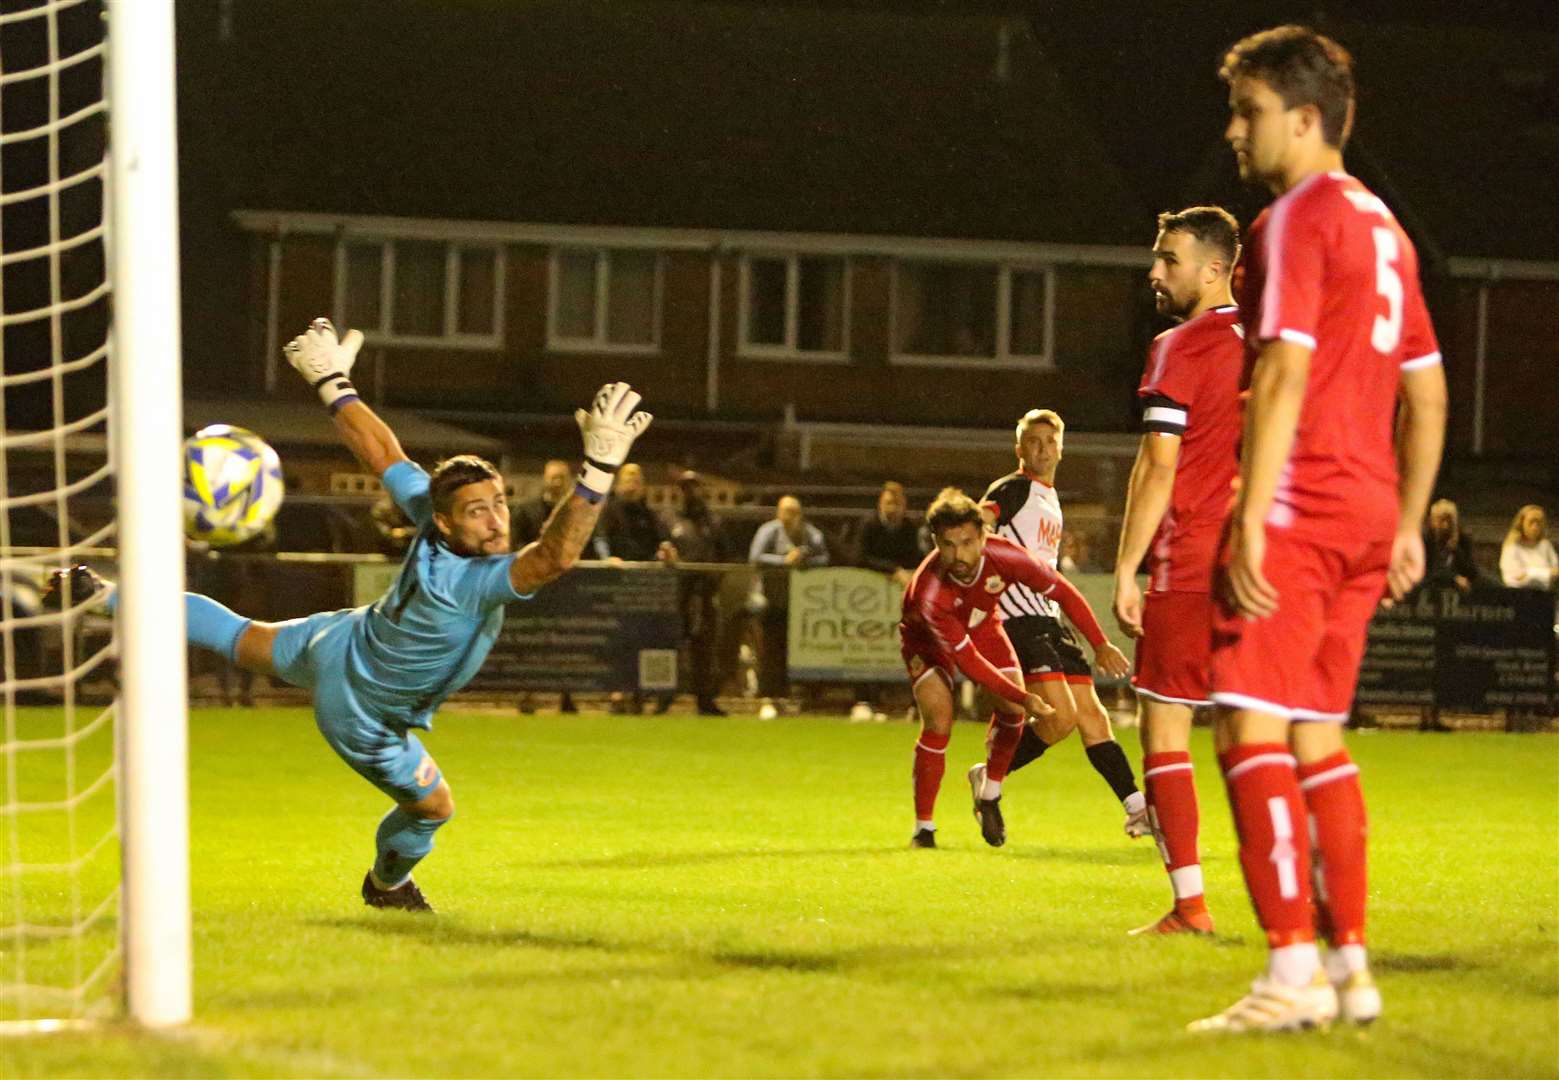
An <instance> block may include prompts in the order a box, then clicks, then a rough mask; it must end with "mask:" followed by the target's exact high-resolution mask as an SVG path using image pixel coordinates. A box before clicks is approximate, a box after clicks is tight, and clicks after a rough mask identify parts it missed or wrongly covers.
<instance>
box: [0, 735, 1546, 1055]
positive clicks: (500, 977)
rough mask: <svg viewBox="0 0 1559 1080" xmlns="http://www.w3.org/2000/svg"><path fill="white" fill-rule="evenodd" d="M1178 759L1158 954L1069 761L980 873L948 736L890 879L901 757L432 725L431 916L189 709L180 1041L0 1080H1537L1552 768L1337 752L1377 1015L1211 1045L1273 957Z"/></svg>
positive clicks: (264, 755)
mask: <svg viewBox="0 0 1559 1080" xmlns="http://www.w3.org/2000/svg"><path fill="white" fill-rule="evenodd" d="M1198 734H1199V740H1198V743H1197V745H1196V746H1195V748H1194V750H1195V753H1196V760H1197V763H1198V773H1197V779H1198V783H1199V786H1200V791H1201V795H1202V807H1203V836H1204V852H1205V866H1206V872H1207V879H1208V893H1209V897H1210V900H1211V903H1212V906H1213V910H1214V914H1215V916H1216V917H1217V919H1218V920H1219V929H1220V934H1219V936H1218V938H1217V939H1216V940H1214V941H1206V940H1184V939H1178V938H1176V939H1165V940H1151V941H1144V940H1141V939H1128V938H1126V937H1125V935H1124V931H1125V929H1127V928H1128V927H1130V926H1133V925H1136V924H1139V923H1142V922H1145V921H1147V920H1148V919H1150V918H1152V917H1155V916H1157V915H1159V914H1161V913H1162V911H1163V910H1164V909H1166V908H1167V899H1168V887H1167V884H1166V882H1165V880H1164V874H1163V871H1162V869H1161V868H1160V867H1159V864H1158V861H1157V858H1156V855H1155V853H1154V851H1153V848H1152V847H1151V843H1150V842H1149V841H1138V842H1135V843H1133V842H1131V841H1128V840H1126V839H1125V838H1124V837H1123V835H1122V834H1121V830H1120V823H1121V814H1120V811H1119V809H1118V807H1117V806H1116V805H1115V803H1114V800H1113V799H1112V798H1111V797H1110V795H1109V792H1108V790H1107V789H1106V788H1105V786H1104V784H1103V782H1102V781H1101V780H1100V779H1099V778H1098V777H1097V776H1096V775H1095V774H1094V773H1093V772H1092V771H1091V770H1090V769H1089V768H1088V766H1087V764H1086V761H1085V759H1084V758H1083V755H1082V753H1081V750H1080V747H1079V745H1078V744H1077V743H1076V742H1075V741H1074V742H1072V743H1069V744H1066V745H1063V746H1062V747H1059V748H1057V750H1055V751H1053V752H1052V754H1051V755H1050V756H1048V757H1047V758H1045V759H1044V760H1043V761H1041V762H1040V763H1039V764H1038V765H1036V766H1033V767H1031V768H1030V769H1029V770H1027V771H1026V772H1024V773H1020V774H1018V776H1017V777H1016V778H1015V779H1014V780H1013V781H1012V783H1011V784H1010V785H1009V787H1008V791H1007V797H1006V799H1005V800H1004V803H1003V805H1004V807H1005V808H1006V810H1007V820H1008V828H1009V832H1010V834H1011V839H1010V840H1009V842H1008V845H1007V846H1006V847H1005V848H1003V849H1001V850H999V851H993V850H991V849H988V848H986V847H985V845H984V844H982V843H981V842H980V839H979V834H978V831H977V829H976V827H975V825H974V822H973V818H972V817H971V816H970V814H969V810H968V804H967V801H966V800H967V789H966V788H965V786H964V783H963V768H964V767H965V766H967V764H968V763H969V762H971V761H973V760H974V759H975V757H976V756H977V754H978V753H979V751H980V749H981V746H982V738H981V732H980V730H979V729H978V728H977V727H975V726H973V725H964V726H961V727H960V728H959V729H958V731H957V732H956V733H955V735H954V740H953V746H952V751H951V753H950V754H949V758H948V775H947V781H946V783H945V785H944V788H943V794H942V801H941V805H940V814H939V818H940V821H941V825H942V831H941V834H940V836H941V838H942V839H941V842H942V844H943V847H942V849H940V850H937V851H911V850H909V849H907V848H906V846H905V844H906V842H907V840H908V838H909V833H910V819H911V816H912V815H911V808H910V801H909V762H910V747H911V744H912V742H913V734H912V731H911V729H910V728H909V727H908V726H907V725H904V724H888V725H849V724H846V723H844V722H842V721H840V720H837V719H796V720H785V721H780V722H776V723H769V724H763V723H758V722H756V721H754V720H752V719H748V718H732V719H730V720H724V721H709V720H696V719H692V718H684V717H666V718H650V717H604V716H595V715H585V716H580V717H554V716H530V717H519V716H514V715H495V714H486V715H473V714H460V713H451V714H448V715H445V716H443V717H441V718H440V721H439V727H438V731H437V732H436V733H435V734H434V735H433V736H432V737H431V738H430V739H428V744H429V747H430V749H432V751H433V753H434V754H435V756H436V757H437V758H438V759H439V761H440V763H441V764H442V765H443V766H444V768H445V771H446V773H447V775H448V776H449V778H450V781H451V783H452V784H453V787H454V790H455V796H456V801H457V803H458V805H459V812H458V815H457V817H456V819H455V821H454V822H453V823H452V824H450V825H449V826H448V827H446V828H445V829H444V830H443V831H442V832H441V833H440V834H439V838H438V847H437V848H436V849H435V851H434V854H433V855H432V856H431V857H430V858H429V860H428V861H427V862H426V863H424V864H423V866H422V867H421V868H420V869H419V871H418V874H417V878H418V881H419V883H420V884H421V885H422V887H423V889H424V890H425V891H426V892H427V894H428V895H429V897H430V899H431V900H432V901H433V902H434V904H435V905H437V906H438V908H439V912H440V913H439V914H438V915H437V916H436V917H432V918H426V917H415V916H408V915H404V914H399V913H387V912H376V911H369V910H366V909H365V908H364V907H363V906H362V904H361V902H360V901H359V900H358V897H357V886H358V882H359V881H360V879H361V878H362V874H363V871H364V870H365V869H366V867H367V864H368V862H369V860H370V858H371V855H372V834H373V828H374V824H375V822H376V821H377V819H378V817H379V815H380V814H381V813H382V812H383V809H384V806H385V804H384V802H383V800H382V798H381V797H380V796H379V795H378V794H377V793H376V792H374V791H373V790H372V789H371V788H369V787H368V785H366V784H365V783H363V782H362V781H361V780H360V779H358V778H357V777H356V776H355V775H354V774H352V773H351V772H350V771H348V770H347V768H346V767H345V766H344V765H342V764H341V763H339V762H338V761H337V760H336V758H335V757H334V755H333V754H331V753H330V751H329V749H328V748H327V747H326V746H325V744H324V742H323V741H322V740H321V739H320V738H319V736H318V734H317V733H316V732H315V731H314V729H313V724H312V722H311V720H310V718H309V717H308V715H307V714H306V713H304V712H302V711H297V710H248V711H237V710H234V711H202V712H199V713H197V714H196V715H195V717H194V720H193V737H192V761H193V777H192V794H193V800H194V801H193V815H194V816H193V841H194V852H193V860H194V889H195V895H194V902H195V957H196V1011H197V1019H196V1022H195V1024H194V1025H193V1027H192V1028H191V1029H190V1030H189V1031H187V1032H185V1033H183V1034H181V1035H179V1036H174V1037H153V1036H146V1035H139V1034H135V1033H133V1032H129V1031H124V1030H117V1029H109V1030H105V1031H99V1032H96V1033H93V1034H90V1035H86V1036H81V1035H57V1036H49V1037H37V1038H28V1039H23V1040H9V1041H6V1042H0V1064H3V1066H4V1068H3V1069H0V1072H3V1073H4V1075H5V1076H7V1077H13V1076H14V1077H23V1076H42V1075H112V1076H131V1075H155V1076H212V1075H223V1076H233V1075H262V1076H305V1075H306V1076H335V1075H340V1076H382V1075H395V1076H451V1075H453V1076H466V1075H528V1076H708V1075H720V1076H860V1075H865V1076H894V1077H899V1076H976V1075H978V1076H1034V1075H1064V1076H1122V1075H1126V1076H1282V1077H1288V1076H1373V1077H1384V1076H1556V1075H1559V939H1556V930H1555V927H1556V922H1559V740H1555V739H1554V738H1552V737H1548V736H1541V735H1537V736H1509V735H1492V734H1457V735H1448V736H1446V735H1441V736H1420V735H1416V734H1371V735H1365V736H1363V737H1360V738H1357V739H1355V740H1354V749H1355V756H1356V757H1357V759H1358V760H1359V762H1360V764H1361V765H1362V767H1363V770H1364V776H1365V786H1366V794H1367V796H1368V798H1369V802H1370V808H1371V825H1372V832H1373V838H1372V839H1373V846H1372V851H1371V856H1372V865H1371V872H1372V878H1371V890H1372V895H1371V916H1372V918H1371V932H1372V938H1373V941H1374V958H1375V968H1376V972H1377V977H1378V979H1379V981H1380V984H1381V987H1382V990H1383V992H1384V995H1385V1000H1386V1014H1385V1017H1384V1018H1383V1019H1382V1021H1381V1022H1380V1023H1378V1024H1377V1025H1375V1026H1374V1028H1372V1029H1370V1030H1368V1031H1363V1032H1361V1031H1358V1030H1352V1029H1346V1028H1342V1027H1339V1028H1335V1029H1333V1030H1332V1031H1330V1032H1328V1033H1312V1034H1306V1035H1302V1036H1291V1037H1266V1038H1249V1037H1246V1038H1211V1039H1209V1038H1207V1037H1205V1036H1204V1037H1195V1038H1193V1037H1191V1036H1189V1035H1186V1034H1185V1033H1184V1032H1183V1026H1184V1024H1185V1022H1186V1021H1187V1020H1190V1019H1193V1018H1195V1017H1198V1016H1201V1015H1205V1014H1207V1013H1209V1012H1212V1011H1216V1010H1217V1009H1220V1008H1222V1007H1224V1006H1225V1005H1227V1004H1229V1003H1230V1002H1231V1001H1232V1000H1233V999H1234V998H1235V997H1236V996H1238V995H1239V994H1240V993H1241V992H1242V991H1243V989H1244V988H1245V986H1246V984H1247V983H1248V981H1249V979H1250V978H1251V977H1252V976H1253V975H1254V974H1255V973H1256V971H1257V970H1258V968H1259V967H1260V965H1261V963H1262V959H1263V949H1262V945H1261V939H1260V935H1259V933H1258V932H1257V930H1256V927H1255V925H1254V921H1253V919H1252V917H1251V914H1250V909H1249V904H1248V903H1247V901H1246V898H1245V895H1244V891H1243V887H1242V885H1241V883H1240V879H1239V871H1238V864H1237V863H1236V861H1235V859H1234V855H1233V847H1232V829H1231V826H1230V822H1229V816H1228V811H1227V806H1226V803H1225V801H1224V798H1223V794H1222V790H1221V786H1220V784H1219V782H1218V779H1217V776H1216V773H1215V770H1214V769H1213V768H1212V767H1211V766H1210V762H1211V747H1210V745H1209V743H1208V740H1207V739H1206V737H1205V733H1198ZM1122 737H1123V740H1124V741H1125V743H1126V745H1127V749H1128V752H1129V753H1130V754H1131V755H1132V756H1133V758H1136V757H1137V747H1136V740H1135V736H1134V734H1133V733H1131V732H1126V733H1124V734H1123V736H1122ZM169 781H170V782H176V781H177V778H176V777H170V778H169ZM0 974H7V973H0ZM7 977H8V974H7Z"/></svg>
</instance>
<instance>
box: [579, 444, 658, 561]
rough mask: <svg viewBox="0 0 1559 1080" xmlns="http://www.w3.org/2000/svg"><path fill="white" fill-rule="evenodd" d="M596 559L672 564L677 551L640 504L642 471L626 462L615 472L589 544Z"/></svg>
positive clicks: (650, 512) (647, 509) (641, 503)
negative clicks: (604, 506)
mask: <svg viewBox="0 0 1559 1080" xmlns="http://www.w3.org/2000/svg"><path fill="white" fill-rule="evenodd" d="M591 546H592V550H593V551H594V553H595V556H596V558H598V559H617V560H619V561H621V562H653V561H655V560H656V559H659V560H660V561H662V562H674V561H675V560H676V557H677V549H676V548H675V547H674V546H673V545H672V544H671V540H670V534H669V533H668V532H667V531H666V526H665V525H664V524H663V523H662V522H661V520H660V518H659V517H658V516H657V515H656V513H655V511H653V510H651V509H650V508H649V506H648V505H647V504H646V503H645V501H644V470H643V469H642V468H640V467H639V466H638V465H635V464H633V463H632V462H629V463H628V464H626V465H624V466H623V467H622V468H621V469H619V470H618V472H617V483H616V484H614V485H613V487H612V498H611V500H610V501H609V502H608V503H607V504H606V509H605V510H603V511H602V512H601V522H600V524H599V525H597V526H596V530H595V537H594V539H592V540H591Z"/></svg>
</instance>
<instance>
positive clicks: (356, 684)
mask: <svg viewBox="0 0 1559 1080" xmlns="http://www.w3.org/2000/svg"><path fill="white" fill-rule="evenodd" d="M362 343H363V336H362V334H360V333H358V332H357V331H356V330H353V331H350V332H348V333H347V335H346V337H345V338H343V339H338V338H337V336H336V330H335V327H333V326H332V325H331V324H330V321H329V320H327V319H315V320H314V322H313V323H312V324H311V325H310V326H309V328H308V330H307V331H306V332H305V333H303V334H301V335H299V336H298V337H296V338H293V339H292V341H290V342H288V343H287V346H286V348H285V350H284V351H285V353H286V357H287V360H288V361H289V362H290V363H291V364H292V366H293V367H294V368H295V369H297V371H298V373H299V374H300V375H302V376H303V378H304V379H306V380H307V381H308V382H309V384H310V386H312V387H313V388H314V389H315V390H316V391H317V392H318V394H319V397H320V400H321V401H322V402H323V403H324V404H325V406H326V407H327V408H329V409H330V412H331V414H332V416H333V418H334V423H335V426H336V431H337V432H338V433H339V434H340V436H341V439H342V441H343V442H344V443H345V444H346V446H347V447H348V449H350V450H351V451H352V453H353V454H354V455H356V457H357V459H358V460H359V461H360V462H361V463H362V464H363V466H364V467H365V468H367V469H371V470H372V471H373V472H374V474H375V475H377V476H378V477H379V478H380V479H381V480H382V481H383V483H384V488H385V490H386V491H387V492H389V494H390V496H391V498H393V499H394V500H395V502H396V504H397V505H398V506H399V507H400V508H401V509H402V510H403V511H404V512H405V513H406V516H407V517H408V518H410V519H411V521H412V523H413V525H414V526H415V527H416V529H417V534H416V539H415V540H414V541H413V542H412V545H411V547H410V549H409V550H408V551H407V553H406V558H405V562H404V563H403V564H402V566H401V570H400V574H399V575H398V576H397V578H396V580H395V582H394V584H393V585H391V586H390V588H389V590H388V591H387V592H386V593H385V594H384V595H383V596H381V597H380V598H379V599H378V600H377V601H375V602H374V603H372V604H369V605H368V606H366V607H360V608H352V609H349V610H344V611H329V612H321V613H319V614H317V615H310V616H308V617H307V618H303V619H293V620H290V621H287V622H280V623H262V622H256V621H254V620H251V619H246V618H243V617H242V616H240V615H237V614H235V613H234V612H232V611H229V610H228V609H227V608H225V607H223V606H222V605H221V604H218V603H217V602H216V601H214V600H211V599H209V598H208V597H205V596H201V595H199V594H197V593H186V594H185V614H186V619H187V623H188V632H189V639H190V641H191V642H193V643H194V644H196V645H200V646H203V647H204V648H207V649H210V650H212V651H213V652H217V653H219V654H221V655H222V656H224V657H226V658H227V659H228V660H230V661H232V662H233V663H234V664H236V665H237V666H238V667H240V668H242V669H244V670H246V671H254V672H258V673H260V674H264V675H275V676H277V677H278V678H281V679H283V680H284V681H286V682H288V683H291V684H293V685H294V686H301V687H308V688H310V689H312V690H313V694H314V717H315V721H316V722H317V724H318V726H319V730H320V733H321V734H323V735H324V737H325V741H326V742H328V743H329V744H330V746H331V748H332V749H333V750H335V752H336V753H337V754H339V755H340V756H341V758H342V760H344V761H345V762H346V763H347V764H348V765H350V766H351V767H352V768H353V769H355V770H357V772H358V773H360V774H361V775H362V776H363V778H364V779H366V780H367V781H368V782H369V783H371V784H373V785H374V786H375V787H377V788H378V789H379V790H380V791H382V792H384V794H386V795H388V796H389V797H390V798H391V799H393V800H394V802H395V806H394V807H393V808H392V809H391V810H390V812H389V813H387V814H386V815H385V816H384V818H383V819H382V820H381V821H380V822H379V828H378V831H377V833H376V835H375V838H374V844H375V850H376V853H375V857H374V862H373V866H372V868H371V869H370V870H369V871H368V873H367V874H366V875H365V876H364V878H363V885H362V896H363V900H364V901H365V902H366V903H367V904H369V905H370V906H372V907H379V908H402V909H405V910H410V911H431V910H432V907H431V905H430V904H429V903H428V902H427V900H426V899H425V898H424V897H423V895H422V893H421V891H420V890H419V889H418V888H417V886H416V884H415V883H414V882H413V881H412V877H411V872H412V868H413V867H415V866H416V865H417V864H418V863H419V862H420V861H421V860H422V859H423V858H425V857H426V856H427V854H428V853H429V852H430V851H431V850H432V848H433V836H434V833H436V832H437V831H438V829H439V827H440V826H442V825H443V824H444V823H445V822H447V821H448V820H449V819H450V818H451V817H452V816H453V815H454V812H455V801H454V797H453V795H452V794H451V793H450V787H449V782H448V780H446V779H445V777H444V775H443V774H442V772H441V771H440V770H439V767H438V764H437V763H436V762H435V761H434V760H433V758H432V756H431V755H429V754H428V752H427V751H426V750H425V749H423V746H422V741H421V740H420V739H419V738H418V737H417V734H416V732H417V730H418V729H419V728H421V729H429V728H431V727H432V723H433V714H434V712H436V711H437V709H438V707H439V705H440V704H442V703H443V701H444V700H445V699H446V698H447V697H449V695H451V694H453V693H455V692H456V691H457V690H459V689H460V688H461V687H463V686H464V685H465V684H466V683H467V682H469V681H470V679H471V677H472V676H473V675H475V674H476V672H477V670H478V669H479V668H480V667H481V666H482V662H483V660H485V659H486V658H487V654H488V651H489V650H490V649H491V648H492V645H493V642H494V640H495V639H496V638H497V637H498V632H499V630H500V628H501V627H502V626H503V607H504V605H505V604H507V603H511V602H513V601H518V600H525V599H527V598H529V597H530V596H532V595H533V594H534V593H535V592H536V590H538V589H540V588H541V587H542V586H543V585H546V584H547V583H548V582H550V581H553V580H556V579H557V578H558V577H560V576H561V575H562V574H563V573H565V572H566V571H567V570H568V569H569V568H570V567H571V566H573V565H574V563H575V561H576V560H577V559H578V558H579V555H580V552H581V551H582V550H583V549H584V547H585V544H586V543H587V542H588V541H589V539H590V535H591V533H592V532H594V530H595V525H596V519H597V518H598V517H599V516H600V514H601V509H602V504H603V502H604V500H605V499H606V497H607V494H608V493H609V492H610V491H611V487H612V481H613V479H614V477H615V474H616V472H617V469H618V467H619V466H621V465H622V463H623V462H624V461H625V460H626V459H627V457H628V450H629V448H630V447H631V446H632V445H633V441H634V439H636V438H638V436H640V435H642V434H643V433H644V429H645V428H647V427H649V425H650V419H651V417H650V414H649V413H647V412H641V411H637V406H638V404H639V395H638V394H637V393H635V392H634V391H633V389H632V388H630V387H629V386H628V384H627V383H620V382H619V383H609V384H607V385H606V386H603V387H602V388H601V389H600V391H599V392H597V394H596V396H595V400H594V402H593V403H592V404H591V407H590V409H589V410H588V411H587V410H584V409H580V410H578V411H577V412H576V413H575V414H574V415H575V419H576V420H577V421H578V423H579V430H580V433H581V435H582V436H583V437H584V444H585V445H584V449H585V460H584V464H583V465H582V466H581V467H580V470H579V473H578V475H577V477H576V478H575V483H574V491H573V494H572V495H571V496H570V497H569V498H566V499H563V500H561V501H559V502H558V504H557V506H556V507H555V508H554V509H553V511H552V514H551V516H550V517H549V518H548V519H547V522H546V525H545V526H544V528H543V529H542V532H541V536H540V537H539V538H538V539H537V540H535V541H534V542H532V543H530V544H527V545H526V546H525V547H524V548H523V549H522V550H520V551H519V552H517V553H516V552H511V551H510V541H509V508H508V505H507V503H506V502H505V498H504V484H503V478H502V477H501V476H500V475H499V473H498V470H497V469H496V468H494V467H493V466H492V465H491V464H490V463H489V462H487V461H484V460H483V459H482V458H479V457H476V456H474V455H469V454H463V455H460V456H458V457H452V458H449V459H448V460H446V461H443V462H440V463H439V464H438V465H437V466H435V467H434V469H433V472H432V474H431V475H430V474H429V473H427V472H425V471H424V470H423V469H422V468H421V467H419V466H418V465H417V464H415V463H414V462H412V461H411V460H409V459H408V458H407V457H406V455H405V453H404V452H402V450H401V445H400V442H399V441H398V440H397V439H396V437H395V434H394V433H393V432H392V431H391V430H390V429H389V427H388V426H387V425H386V424H385V423H384V421H383V420H381V419H380V418H379V416H378V415H377V414H376V413H375V412H374V411H373V410H372V409H370V408H369V407H368V406H367V405H366V404H365V403H364V402H363V401H362V399H361V398H359V397H358V394H357V391H356V389H354V387H353V385H352V381H351V373H352V364H353V362H354V360H355V359H356V357H357V350H358V349H359V348H360V347H361V345H362ZM60 573H61V574H69V575H72V576H71V578H70V580H69V582H68V587H69V589H70V591H71V592H72V593H74V594H75V595H76V596H78V597H79V596H82V595H84V594H85V593H87V592H96V591H98V590H101V589H105V588H106V589H111V586H109V585H107V584H106V583H103V582H99V581H97V580H96V579H95V577H94V576H93V575H92V572H91V571H90V570H87V569H86V568H84V567H76V568H73V569H71V570H69V571H61V572H60ZM60 584H61V585H64V584H66V583H65V582H61V583H60ZM112 602H113V599H112V595H111V594H110V597H109V603H110V605H112Z"/></svg>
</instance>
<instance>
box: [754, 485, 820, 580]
mask: <svg viewBox="0 0 1559 1080" xmlns="http://www.w3.org/2000/svg"><path fill="white" fill-rule="evenodd" d="M747 561H748V562H750V563H752V564H753V565H754V566H761V567H765V568H779V567H787V568H789V567H796V568H803V567H808V566H827V565H828V545H827V544H826V543H824V541H823V534H822V532H820V531H819V530H818V527H817V526H816V525H813V524H812V523H811V522H809V521H807V520H806V518H805V517H803V516H802V512H801V500H800V499H798V498H796V497H795V496H794V495H782V496H780V501H779V502H778V504H776V506H775V508H774V518H773V520H771V521H765V522H764V523H763V524H762V525H759V526H758V531H757V532H756V533H755V534H754V535H753V538H752V546H751V547H750V548H748V549H747Z"/></svg>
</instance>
